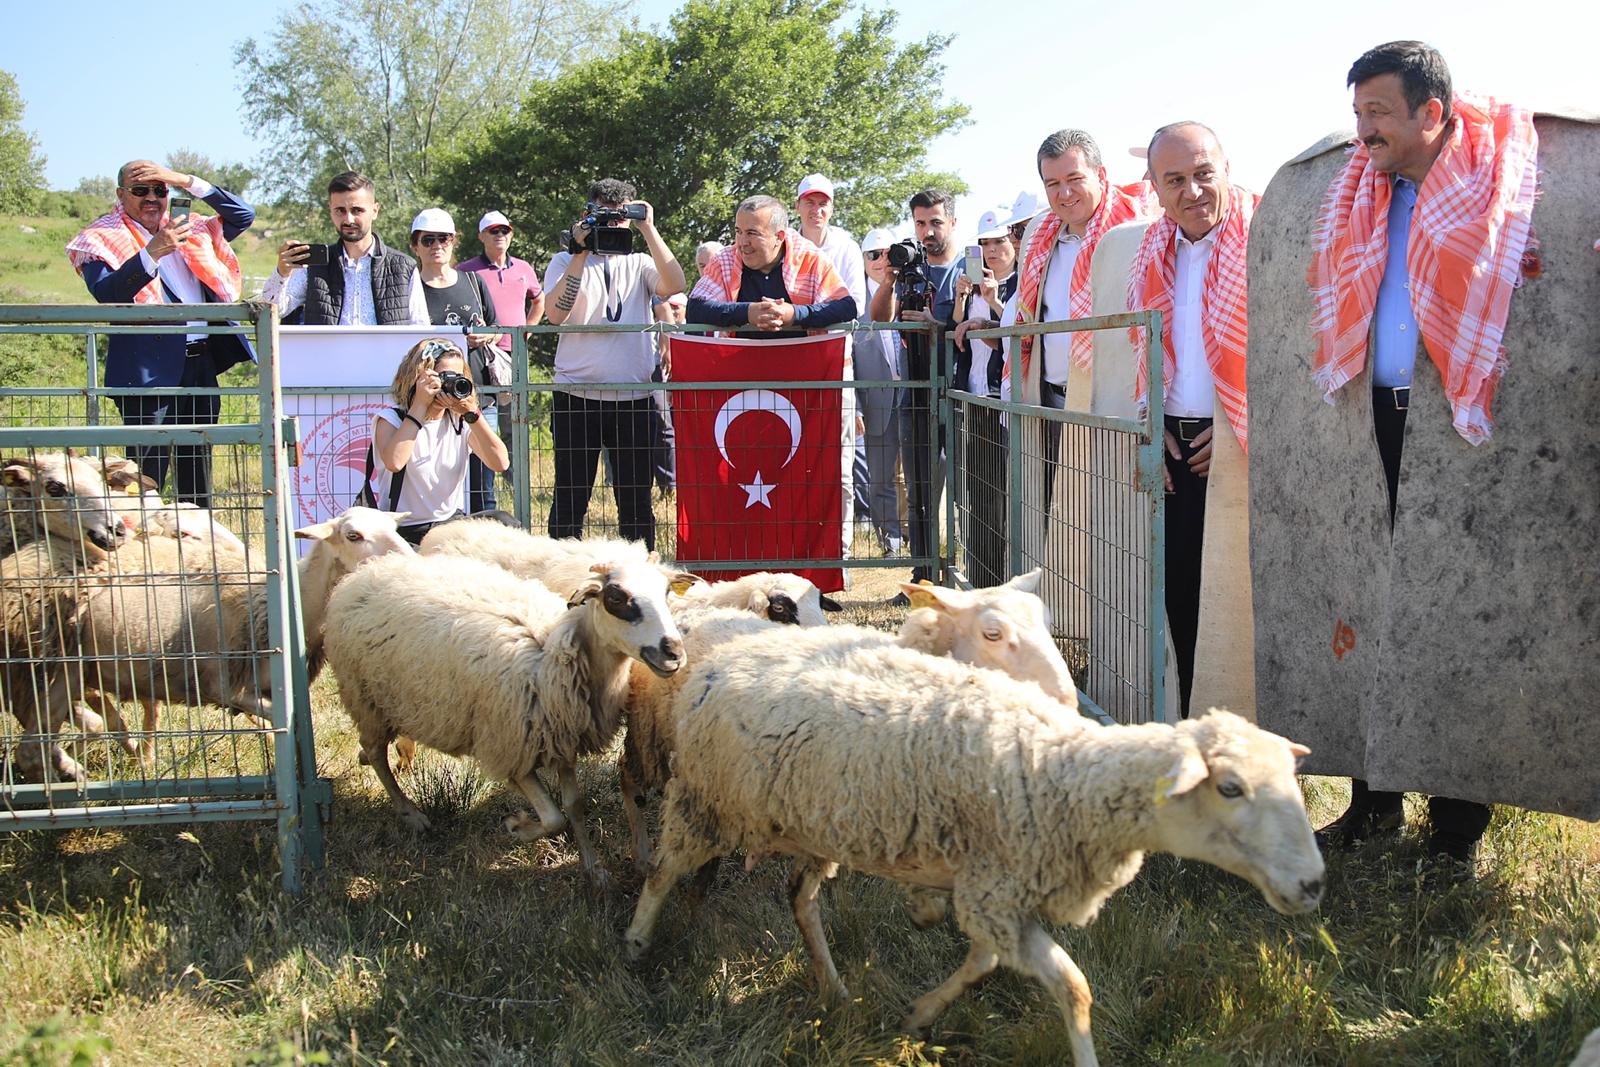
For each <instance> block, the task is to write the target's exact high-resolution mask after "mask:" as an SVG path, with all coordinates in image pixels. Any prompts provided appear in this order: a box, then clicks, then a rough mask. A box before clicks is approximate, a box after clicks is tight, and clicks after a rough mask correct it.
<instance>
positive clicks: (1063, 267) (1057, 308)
mask: <svg viewBox="0 0 1600 1067" xmlns="http://www.w3.org/2000/svg"><path fill="white" fill-rule="evenodd" d="M1082 249H1083V238H1082V237H1079V236H1077V235H1076V234H1071V233H1068V232H1067V228H1066V227H1065V226H1063V227H1062V228H1061V232H1060V234H1058V235H1057V237H1056V246H1055V248H1053V249H1051V250H1050V262H1049V264H1047V265H1046V267H1045V271H1044V287H1043V292H1041V293H1040V294H1039V321H1040V322H1060V321H1061V320H1063V319H1070V318H1072V310H1071V308H1070V304H1071V302H1072V268H1073V266H1074V265H1075V264H1076V263H1077V262H1078V253H1079V252H1080V251H1082ZM1043 340H1044V345H1043V346H1042V347H1043V348H1044V380H1045V381H1047V382H1050V383H1052V384H1054V385H1066V384H1067V375H1068V374H1070V373H1071V371H1072V334H1070V333H1047V334H1044V335H1043Z"/></svg>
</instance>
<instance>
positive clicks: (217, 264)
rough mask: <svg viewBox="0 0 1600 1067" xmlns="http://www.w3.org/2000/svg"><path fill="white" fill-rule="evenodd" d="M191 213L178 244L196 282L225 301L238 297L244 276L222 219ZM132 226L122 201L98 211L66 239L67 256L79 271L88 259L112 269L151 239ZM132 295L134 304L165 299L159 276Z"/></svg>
mask: <svg viewBox="0 0 1600 1067" xmlns="http://www.w3.org/2000/svg"><path fill="white" fill-rule="evenodd" d="M168 218H169V216H168V215H166V214H165V213H163V214H162V216H161V223H160V224H161V225H162V226H165V225H166V224H167V220H168ZM191 218H192V219H193V220H194V222H193V225H192V226H191V228H190V230H189V236H188V238H186V239H185V240H184V242H183V244H182V245H180V246H179V248H178V255H180V256H182V257H183V261H184V262H185V263H186V264H188V266H189V270H190V271H192V272H193V273H194V276H195V277H196V278H197V279H199V281H200V283H201V284H202V285H204V286H205V287H206V288H207V289H210V290H211V291H212V292H213V293H215V294H216V295H217V296H218V297H220V298H221V299H222V300H223V301H224V302H225V303H232V302H234V301H236V300H238V299H239V295H240V293H242V292H243V284H242V283H243V277H242V275H241V274H240V271H239V257H238V256H237V255H236V254H235V253H234V251H233V246H232V245H230V244H228V241H227V239H226V238H225V237H224V236H223V235H222V227H223V222H222V219H221V218H219V217H217V216H214V215H213V216H207V217H202V216H199V215H194V216H191ZM136 226H138V224H137V223H135V222H134V220H133V219H132V218H131V217H129V215H128V213H127V212H126V211H124V210H123V209H122V205H121V204H118V205H117V207H116V210H114V211H112V212H111V213H110V214H109V215H101V216H100V217H99V218H97V219H95V220H94V221H93V222H91V223H89V225H87V226H85V227H84V228H83V229H82V230H80V231H79V232H78V236H76V237H74V238H73V239H72V240H71V242H69V243H68V244H67V258H68V259H70V260H72V266H73V269H74V270H76V271H77V272H78V273H79V274H80V275H82V274H83V267H84V264H86V263H88V262H89V261H90V260H92V259H98V260H101V261H103V262H104V263H105V265H106V266H108V267H110V268H111V269H112V270H116V269H117V268H118V267H121V266H122V265H123V264H124V263H126V262H127V261H128V260H130V259H132V258H133V257H134V256H137V255H138V254H139V251H140V249H142V248H144V246H145V245H146V244H148V243H149V242H150V237H149V235H148V234H146V233H144V232H143V228H142V227H140V228H138V229H136V228H135V227H136ZM133 300H134V303H136V304H163V303H166V301H165V300H164V299H163V297H162V294H161V285H160V280H159V279H158V278H152V279H150V283H149V284H148V285H146V286H145V287H144V288H143V289H140V290H139V291H138V292H137V293H135V294H134V297H133Z"/></svg>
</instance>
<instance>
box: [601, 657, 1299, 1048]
mask: <svg viewBox="0 0 1600 1067" xmlns="http://www.w3.org/2000/svg"><path fill="white" fill-rule="evenodd" d="M849 636H850V635H849V634H848V633H845V634H840V633H839V632H838V629H837V628H831V627H830V628H828V629H823V630H802V631H798V632H796V631H789V632H783V633H773V632H767V633H760V634H752V635H749V636H746V637H741V638H736V639H734V640H733V641H730V642H728V643H727V644H725V645H723V646H721V647H720V648H718V649H717V650H716V653H715V655H713V656H710V657H707V658H706V659H704V660H702V661H700V662H699V663H696V664H694V665H692V666H691V668H690V670H691V674H690V676H689V678H688V679H687V681H686V682H685V684H684V686H683V688H682V690H681V692H680V693H679V695H678V701H677V705H676V708H675V714H676V715H677V729H678V748H677V753H676V755H675V757H674V766H673V778H672V781H671V782H670V784H669V785H668V787H667V795H666V804H665V807H664V812H663V816H662V833H661V845H660V851H659V853H658V856H657V860H656V868H655V870H654V871H653V872H652V874H651V876H650V878H649V879H648V880H647V882H646V884H645V887H644V891H643V893H642V894H641V896H640V899H639V903H638V907H637V909H636V910H635V913H634V917H633V921H632V923H631V924H630V926H629V927H628V931H627V934H626V947H627V951H628V954H629V955H630V956H632V957H634V958H637V957H638V956H640V955H641V954H642V953H643V952H644V951H645V949H646V948H647V947H648V945H649V942H650V937H651V932H652V930H653V928H654V926H655V923H656V920H657V918H658V917H659V914H660V910H661V906H662V904H663V903H664V901H665V900H666V897H667V894H668V893H669V891H670V890H671V888H672V886H673V884H674V883H675V882H676V881H677V880H678V879H679V878H680V877H682V876H683V875H684V874H686V873H689V872H691V871H694V870H696V869H697V868H699V867H701V866H702V865H703V864H705V863H707V862H708V861H710V860H712V859H713V858H715V857H718V856H721V855H725V854H727V853H728V852H731V851H734V850H736V849H744V850H746V851H750V852H758V853H759V852H785V853H789V854H791V855H793V856H795V857H796V858H797V859H796V864H795V869H794V872H793V873H792V875H791V879H790V893H791V900H792V903H793V907H794V914H795V919H796V922H797V924H798V925H799V927H800V931H801V934H802V937H803V939H804V941H805V944H806V947H807V949H808V950H809V951H810V954H811V957H812V967H813V971H814V973H815V975H816V978H817V981H818V984H819V986H820V989H821V991H822V992H823V994H824V995H830V994H831V995H832V996H835V997H844V996H846V995H847V993H846V991H845V989H844V986H843V984H842V983H841V982H840V981H839V976H838V973H837V971H836V970H835V969H834V966H833V962H832V959H831V957H830V955H829V952H828V947H827V942H826V940H825V938H824V935H823V930H822V925H821V918H820V914H819V912H818V908H817V901H816V896H817V892H818V889H819V888H820V886H821V883H822V882H823V880H825V879H826V878H828V877H831V876H832V875H833V874H834V873H835V871H836V870H837V867H838V865H839V864H844V865H846V866H849V867H852V868H854V869H856V870H859V871H863V872H866V873H869V874H876V875H880V876H883V877H886V878H891V879H894V880H896V881H898V882H902V883H909V884H914V885H922V886H927V887H930V888H933V889H940V890H949V891H951V892H952V895H953V900H954V906H955V916H956V920H957V922H958V924H959V925H960V927H961V929H962V930H963V931H964V932H965V933H966V934H967V936H968V937H969V938H970V939H971V949H970V951H969V953H968V955H967V959H966V961H965V962H964V963H963V964H962V965H961V967H960V968H959V969H958V970H957V971H956V972H955V973H954V974H953V975H951V976H950V978H949V979H947V980H946V981H945V982H944V983H943V984H941V985H940V986H938V987H937V988H935V989H934V990H932V991H931V992H929V993H927V994H926V995H924V996H923V997H921V998H920V999H918V1001H917V1002H916V1003H915V1004H914V1005H913V1006H912V1010H911V1012H910V1014H909V1015H908V1016H907V1018H906V1020H905V1025H906V1027H907V1028H908V1029H910V1030H913V1031H917V1030H921V1029H923V1028H924V1027H926V1026H928V1025H929V1024H930V1023H931V1022H932V1021H933V1020H934V1018H935V1017H937V1016H938V1015H939V1013H940V1012H941V1011H942V1010H943V1009H944V1008H945V1007H947V1006H948V1005H949V1004H950V1003H951V1002H952V1001H953V1000H954V999H955V998H956V997H957V996H959V995H960V994H961V993H962V992H963V991H964V990H966V989H967V988H968V987H969V986H971V985H972V984H973V983H975V982H977V981H978V980H980V979H981V978H983V977H984V976H986V975H987V974H989V973H990V972H992V971H993V970H994V969H995V967H996V966H998V965H1000V964H1005V965H1006V966H1008V967H1011V968H1013V969H1016V970H1019V971H1021V972H1023V973H1025V974H1029V975H1032V976H1033V977H1034V978H1036V979H1037V980H1039V981H1040V982H1041V983H1043V984H1044V985H1045V987H1046V988H1047V989H1049V990H1050V992H1051V993H1052V994H1053V995H1054V996H1055V998H1056V1000H1057V1002H1058V1004H1059V1006H1060V1008H1061V1010H1062V1013H1063V1015H1064V1016H1065V1017H1066V1020H1067V1024H1068V1027H1069V1029H1070V1031H1071V1036H1072V1048H1073V1054H1074V1057H1075V1060H1076V1062H1077V1064H1078V1065H1079V1067H1086V1065H1090V1064H1093V1063H1095V1055H1094V1045H1093V1042H1092V1040H1091V1038H1090V1034H1089V1005H1090V994H1089V987H1088V983H1087V982H1086V981H1085V979H1084V977H1083V974H1082V972H1081V971H1080V970H1079V969H1078V968H1077V966H1076V965H1075V964H1074V963H1073V962H1072V960H1071V959H1070V958H1069V957H1068V956H1067V954H1066V953H1065V952H1064V951H1063V950H1062V949H1061V947H1060V946H1059V945H1058V944H1056V942H1055V941H1054V940H1053V939H1052V938H1051V937H1050V935H1049V934H1048V933H1047V932H1046V931H1045V929H1044V927H1043V926H1042V925H1041V924H1040V921H1039V920H1040V917H1042V918H1044V919H1045V920H1047V921H1050V922H1054V923H1072V924H1075V925H1083V924H1086V923H1088V922H1089V921H1090V920H1092V919H1093V918H1094V916H1095V914H1096V913H1097V912H1098V911H1099V909H1100V907H1101V905H1102V904H1103V903H1104V902H1105V900H1106V899H1107V898H1108V897H1109V896H1110V895H1111V894H1112V893H1113V892H1115V891H1116V890H1117V889H1118V888H1120V887H1121V886H1123V885H1126V884H1127V883H1128V882H1129V881H1130V880H1131V879H1132V878H1133V877H1134V876H1135V875H1136V874H1137V873H1138V870H1139V867H1140V865H1141V864H1142V863H1143V860H1144V854H1145V853H1146V852H1149V851H1165V852H1171V853H1174V854H1176V855H1179V856H1184V857H1188V858H1192V859H1201V860H1206V861H1207V862H1210V863H1213V864H1216V865H1217V866H1220V867H1222V868H1223V869H1225V870H1229V871H1232V872H1233V873H1235V874H1238V875H1240V876H1241V877H1244V878H1246V879H1248V880H1249V881H1251V882H1252V883H1254V884H1255V885H1256V886H1257V887H1258V888H1259V889H1260V890H1261V892H1262V894H1263V895H1264V896H1265V897H1266V899H1267V901H1268V902H1269V903H1270V904H1271V905H1272V906H1273V907H1274V908H1276V909H1278V910H1279V911H1282V912H1284V913H1287V914H1294V913H1299V912H1303V911H1307V910H1309V909H1311V908H1313V907H1315V906H1316V904H1317V902H1318V900H1319V899H1320V898H1321V894H1322V877H1323V864H1322V858H1321V856H1320V855H1319V854H1318V852H1317V847H1316V843H1315V841H1314V839H1313V837H1312V833H1311V826H1310V823H1309V821H1308V820H1307V818H1306V811H1305V805H1304V802H1303V800H1302V799H1301V795H1300V789H1299V786H1298V784H1297V783H1296V781H1295V776H1294V764H1295V757H1296V756H1299V755H1304V754H1305V751H1306V750H1305V749H1304V748H1302V747H1300V746H1297V745H1293V744H1291V743H1290V742H1288V741H1286V740H1284V739H1283V738H1281V737H1277V736H1275V735H1272V734H1268V733H1266V732H1264V731H1262V730H1259V729H1258V728H1256V727H1255V726H1252V725H1251V724H1249V723H1248V722H1246V721H1245V720H1243V719H1241V718H1239V717H1237V716H1234V715H1231V714H1228V713H1226V712H1217V711H1213V712H1211V713H1210V714H1207V715H1206V716H1204V717H1202V718H1199V719H1196V720H1191V721H1188V722H1184V723H1182V724H1180V725H1178V726H1176V727H1172V726H1166V725H1160V724H1147V725H1142V726H1121V727H1108V726H1100V725H1098V724H1095V723H1093V722H1091V721H1090V720H1088V719H1084V718H1082V717H1077V716H1067V715H1063V714H1062V713H1061V708H1060V705H1059V704H1058V703H1057V702H1055V701H1053V700H1051V699H1050V698H1049V697H1047V696H1045V695H1044V694H1043V692H1042V691H1041V690H1040V689H1039V688H1038V687H1037V686H1034V685H1032V684H1028V683H1023V682H1019V681H1016V680H1014V679H1011V678H1007V677H1005V676H1004V675H1001V674H999V673H998V672H995V671H988V670H980V669H976V668H973V667H971V666H968V665H965V664H958V663H954V662H952V661H950V660H946V659H938V658H933V657H930V656H926V655H923V654H921V653H918V652H914V651H911V650H908V649H902V648H885V647H881V646H879V647H864V646H862V645H860V644H858V643H854V642H852V641H851V640H849ZM841 638H843V639H841Z"/></svg>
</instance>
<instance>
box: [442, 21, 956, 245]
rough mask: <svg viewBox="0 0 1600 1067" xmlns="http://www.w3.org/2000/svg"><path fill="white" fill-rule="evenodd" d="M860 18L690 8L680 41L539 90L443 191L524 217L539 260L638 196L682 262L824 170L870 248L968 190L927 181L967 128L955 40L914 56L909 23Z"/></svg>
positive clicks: (625, 49) (666, 37)
mask: <svg viewBox="0 0 1600 1067" xmlns="http://www.w3.org/2000/svg"><path fill="white" fill-rule="evenodd" d="M847 14H848V6H847V4H846V2H845V0H689V3H687V4H686V5H685V6H684V7H683V8H682V9H681V10H680V11H679V12H678V13H677V14H676V15H674V16H673V18H672V21H671V23H670V25H669V26H668V28H667V31H666V32H664V33H644V32H626V33H624V34H623V35H622V39H621V46H620V48H619V49H618V50H617V52H616V53H615V54H614V55H612V56H610V57H608V58H606V59H605V60H603V61H596V62H591V63H586V64H583V65H580V66H574V67H573V68H571V69H570V70H568V71H567V72H566V73H564V74H562V75H561V76H560V77H558V78H556V79H554V80H553V81H550V82H546V83H543V84H538V85H535V86H533V88H532V89H530V90H529V92H528V95H527V96H526V98H525V99H524V100H523V104H522V107H521V108H520V109H519V110H518V111H517V112H516V114H514V115H512V116H509V117H506V118H504V119H501V120H499V121H496V122H495V123H492V124H491V125H490V126H489V127H487V129H485V130H484V131H483V133H481V134H480V135H478V136H476V137H474V138H472V139H471V140H470V141H468V142H466V143H465V144H464V145H463V146H462V147H461V148H460V149H459V150H458V151H456V152H455V153H453V154H452V155H451V156H450V157H449V158H448V159H446V160H445V161H444V162H443V163H441V165H440V168H439V172H438V178H437V180H436V181H435V182H434V188H435V190H436V191H437V193H438V194H439V196H440V198H441V199H442V200H444V201H445V202H447V203H450V204H453V205H457V206H459V207H460V208H461V209H462V210H463V211H464V212H465V213H466V214H467V215H474V216H475V213H476V212H478V211H481V210H486V209H489V208H498V209H501V210H504V211H506V212H508V213H509V214H510V215H511V216H512V218H513V219H515V220H516V221H518V223H519V224H520V228H521V232H522V233H523V234H524V235H525V238H526V239H527V241H528V243H526V244H524V245H522V248H523V249H524V250H525V252H526V253H531V254H534V255H538V254H541V253H542V254H549V253H551V252H553V251H555V243H556V240H555V238H556V234H557V232H558V231H559V230H560V229H561V228H562V227H564V226H566V225H568V224H569V223H570V222H571V221H572V219H573V217H574V215H575V213H576V211H577V209H578V208H579V207H580V206H581V204H582V197H583V193H584V189H585V187H586V186H587V185H588V183H589V181H590V180H592V179H594V178H598V177H606V176H610V177H617V178H624V179H627V180H630V181H632V182H634V184H635V185H637V186H638V189H639V195H640V196H641V197H642V198H644V199H646V200H649V201H650V202H651V203H652V204H653V205H654V206H655V208H656V218H657V225H658V226H659V227H660V229H661V231H662V233H663V234H664V235H665V236H666V237H667V239H668V240H669V241H670V242H671V243H672V244H673V247H674V248H675V249H676V250H677V251H678V252H679V254H680V255H682V254H685V253H686V252H687V251H688V250H689V249H690V248H692V247H693V245H694V244H695V243H696V242H698V241H701V240H705V239H709V238H718V237H721V238H723V239H726V237H727V235H728V232H729V231H730V229H731V227H732V222H733V213H734V207H735V206H736V205H737V204H738V202H739V201H740V200H741V199H743V198H744V197H746V196H749V195H752V194H755V193H767V194H770V195H773V196H776V197H778V198H779V199H780V200H783V201H784V202H785V203H790V202H792V201H793V199H794V190H795V187H796V185H798V183H799V180H800V178H801V177H803V176H804V175H805V174H807V173H809V172H812V171H820V172H822V173H825V174H827V175H828V176H829V177H831V178H832V179H833V181H834V183H835V186H836V188H837V203H838V212H837V214H836V216H835V221H836V223H838V224H839V225H842V226H846V227H848V228H850V229H852V230H854V231H855V232H857V233H859V232H861V230H863V229H864V228H865V227H867V226H871V225H876V224H879V223H883V222H887V221H891V220H895V219H900V218H903V217H905V215H906V207H905V201H906V199H907V197H908V196H909V195H910V194H911V193H912V192H913V191H915V190H916V189H918V188H920V187H922V186H924V185H930V184H937V185H943V186H945V187H946V188H949V189H951V190H952V191H954V192H964V191H965V186H964V185H963V184H962V183H961V181H960V180H959V179H958V178H956V177H955V176H953V175H948V174H930V173H928V172H927V171H926V170H925V161H926V145H927V143H928V141H929V140H931V139H932V138H934V137H936V136H938V135H939V134H940V133H942V132H945V131H947V130H952V129H957V128H959V127H961V126H963V125H965V123H966V121H967V120H966V115H967V108H966V107H965V106H964V105H961V104H957V103H953V102H950V101H947V100H944V99H943V98H942V85H943V76H944V68H943V66H942V64H941V63H940V62H939V57H940V56H941V54H942V53H943V51H944V49H945V47H946V45H947V44H948V43H949V40H950V39H949V38H948V37H943V36H939V35H929V36H928V37H925V38H923V39H922V40H921V41H917V42H913V43H911V44H907V45H897V44H896V43H895V41H894V39H893V37H892V36H891V31H892V30H893V29H894V26H895V19H896V16H895V14H894V13H893V12H891V11H867V12H862V13H860V14H859V15H858V16H856V18H855V21H854V22H853V23H847V22H846V21H845V20H846V16H847ZM530 245H531V247H530Z"/></svg>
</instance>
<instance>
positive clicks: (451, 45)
mask: <svg viewBox="0 0 1600 1067" xmlns="http://www.w3.org/2000/svg"><path fill="white" fill-rule="evenodd" d="M617 9H618V7H617V5H616V3H615V2H614V0H337V2H332V3H321V4H316V5H313V4H311V3H302V4H300V5H299V6H298V7H295V8H293V9H291V10H289V11H287V12H285V13H284V14H283V15H282V16H281V17H280V18H279V20H278V24H277V27H276V29H275V30H274V31H273V32H272V33H271V34H270V35H269V36H267V37H265V38H264V39H263V40H261V41H259V42H258V41H256V40H255V39H254V38H250V39H247V40H245V41H244V42H242V43H241V44H240V45H239V46H238V48H237V50H236V53H235V58H236V60H237V63H238V68H239V86H240V91H241V95H242V96H243V98H244V113H245V118H246V121H247V122H248V123H249V124H250V125H251V126H252V127H254V128H256V129H258V130H259V131H260V136H261V140H262V142H263V144H264V146H265V148H264V151H263V154H262V157H261V160H260V164H259V167H260V170H261V173H260V175H259V177H260V178H261V179H263V183H264V188H265V189H266V190H267V193H268V195H272V196H276V197H280V198H282V199H283V200H285V201H287V202H288V203H291V204H298V205H300V206H301V207H304V208H311V209H314V210H320V208H321V205H322V204H323V203H324V202H325V199H326V194H325V190H326V188H327V182H328V179H329V178H330V177H332V176H333V175H335V174H338V173H340V172H342V171H346V170H359V171H362V172H364V173H366V174H368V175H369V176H370V177H371V178H372V179H373V181H374V182H375V183H376V185H377V194H378V201H379V203H380V204H381V205H383V208H384V211H385V215H386V217H385V218H383V219H382V223H384V224H387V225H386V226H385V230H386V232H389V231H391V230H392V229H393V228H395V227H398V228H400V229H402V230H403V228H404V227H405V225H406V223H408V222H409V221H410V219H411V216H412V214H413V212H414V211H415V210H417V209H418V208H419V207H421V206H425V205H424V204H423V201H422V198H423V196H424V195H425V190H426V189H427V188H428V185H429V181H430V179H431V177H432V167H433V161H434V159H435V157H436V156H437V155H438V153H439V150H440V148H441V147H442V146H444V145H447V144H449V143H451V142H452V141H453V140H455V139H456V138H459V137H462V136H463V135H465V134H466V133H468V132H469V131H471V130H473V129H475V128H477V127H478V126H480V125H481V124H483V123H484V122H486V121H487V120H489V119H490V118H492V117H494V116H495V115H496V114H497V113H499V112H501V111H503V110H506V109H509V108H511V107H512V106H514V104H515V102H516V100H517V99H518V98H519V97H520V95H521V93H522V92H523V90H524V89H525V88H526V86H527V85H528V83H529V82H530V81H537V80H538V79H541V78H546V77H549V76H551V75H553V74H554V73H555V72H557V71H558V70H560V69H561V68H562V67H563V66H564V64H566V63H567V62H568V61H570V60H573V59H578V58H582V57H584V56H587V55H591V54H593V52H594V49H593V46H592V42H593V41H595V40H597V39H599V38H600V37H601V36H602V35H603V33H604V32H605V28H606V27H607V25H608V24H609V22H610V20H611V19H613V18H614V17H615V13H616V11H617Z"/></svg>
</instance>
